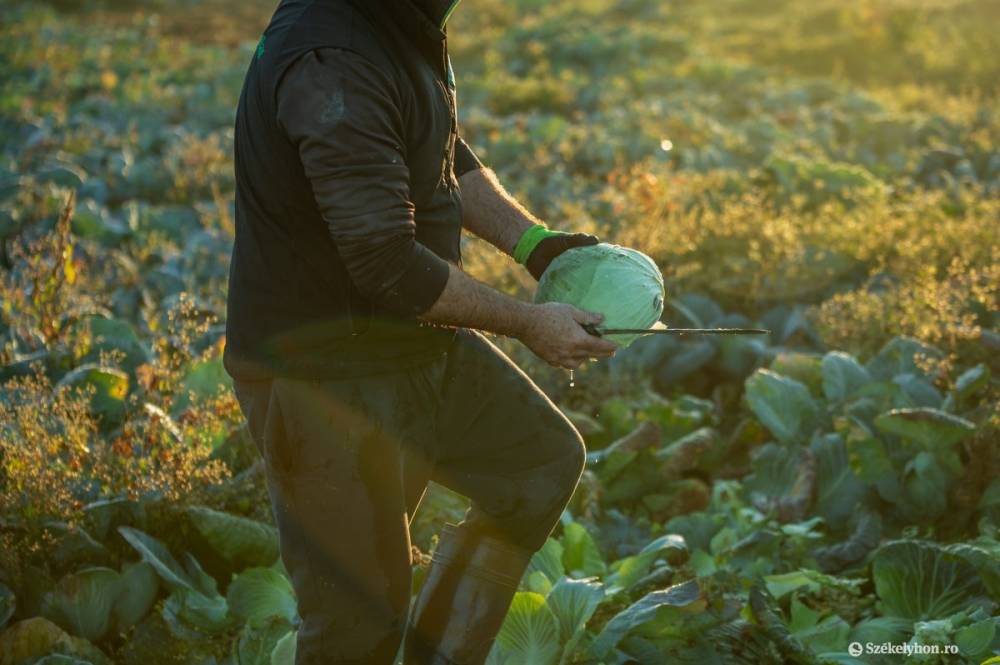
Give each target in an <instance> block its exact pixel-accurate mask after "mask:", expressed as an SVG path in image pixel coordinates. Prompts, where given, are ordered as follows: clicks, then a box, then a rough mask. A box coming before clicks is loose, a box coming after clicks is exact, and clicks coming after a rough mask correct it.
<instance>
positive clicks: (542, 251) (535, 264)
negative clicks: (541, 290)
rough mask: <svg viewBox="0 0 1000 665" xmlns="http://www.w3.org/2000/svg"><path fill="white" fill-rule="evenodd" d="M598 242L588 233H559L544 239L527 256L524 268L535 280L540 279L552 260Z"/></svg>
mask: <svg viewBox="0 0 1000 665" xmlns="http://www.w3.org/2000/svg"><path fill="white" fill-rule="evenodd" d="M598 242H600V241H599V240H598V239H597V237H596V236H592V235H590V234H589V233H560V234H558V235H552V236H549V237H548V238H545V239H544V240H542V241H541V242H539V243H538V245H537V246H536V247H535V249H534V250H532V252H531V254H529V255H528V260H527V261H525V263H524V266H525V267H526V268H527V269H528V272H530V273H531V276H532V277H534V278H535V280H536V281H537V280H540V279H541V278H542V273H544V272H545V270H546V269H547V268H548V267H549V264H550V263H552V260H553V259H554V258H556V257H557V256H559V255H560V254H562V253H563V252H565V251H566V250H567V249H573V248H574V247H588V246H590V245H596V244H597V243H598Z"/></svg>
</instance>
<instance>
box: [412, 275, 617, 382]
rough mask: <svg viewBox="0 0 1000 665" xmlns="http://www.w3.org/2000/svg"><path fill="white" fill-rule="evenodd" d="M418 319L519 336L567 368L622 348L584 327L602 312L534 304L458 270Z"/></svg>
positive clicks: (597, 319)
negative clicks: (592, 333) (596, 312)
mask: <svg viewBox="0 0 1000 665" xmlns="http://www.w3.org/2000/svg"><path fill="white" fill-rule="evenodd" d="M420 318H421V319H423V320H424V321H428V322H430V323H437V324H443V325H450V326H460V327H462V328H476V329H478V330H488V331H490V332H494V333H497V334H499V335H507V336H508V337H516V338H517V339H519V340H521V341H522V342H524V344H525V345H526V346H527V347H528V348H529V349H531V350H532V351H534V352H535V354H536V355H538V356H539V357H540V358H541V359H542V360H544V361H545V362H547V363H549V364H550V365H554V366H556V367H565V368H567V369H573V368H576V367H579V366H580V365H582V364H583V363H585V362H586V361H587V360H589V359H590V358H606V357H608V356H612V355H614V353H615V350H616V349H617V348H618V347H617V346H616V345H615V344H614V343H612V342H609V341H608V340H606V339H601V338H600V337H594V336H593V335H591V334H589V333H588V332H587V331H586V330H584V329H583V326H584V325H585V324H588V323H593V324H595V325H596V324H599V323H600V322H601V321H603V320H604V317H603V316H601V315H600V314H591V313H590V312H584V311H583V310H579V309H577V308H575V307H573V306H571V305H563V304H561V303H544V304H541V305H532V304H530V303H526V302H524V301H521V300H517V299H516V298H511V297H510V296H508V295H506V294H504V293H500V292H499V291H496V290H494V289H492V288H490V287H489V286H487V285H485V284H483V283H482V282H478V281H476V280H475V279H473V278H472V277H470V276H468V275H466V274H465V273H464V272H462V270H461V269H460V268H458V267H457V266H450V274H449V277H448V283H447V284H446V285H445V289H444V292H443V293H442V294H441V297H440V298H438V300H437V302H435V303H434V305H433V306H432V307H431V308H430V309H429V310H427V311H426V312H424V313H423V314H422V315H421V316H420Z"/></svg>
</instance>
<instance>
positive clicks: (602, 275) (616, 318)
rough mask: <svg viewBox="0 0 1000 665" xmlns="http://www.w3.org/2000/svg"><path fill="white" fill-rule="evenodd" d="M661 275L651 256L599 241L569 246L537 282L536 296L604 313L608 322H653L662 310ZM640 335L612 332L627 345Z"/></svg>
mask: <svg viewBox="0 0 1000 665" xmlns="http://www.w3.org/2000/svg"><path fill="white" fill-rule="evenodd" d="M663 297H664V292H663V275H661V274H660V269H659V268H657V267H656V263H654V262H653V260H652V259H651V258H649V257H648V256H646V255H645V254H643V253H642V252H638V251H636V250H634V249H629V248H628V247H621V246H619V245H610V244H607V243H600V244H597V245H591V246H589V247H576V248H574V249H569V250H567V251H565V252H563V253H562V254H560V255H559V256H557V257H556V258H555V260H553V261H552V263H551V264H549V267H548V269H547V270H546V271H545V273H544V274H543V275H542V279H541V280H540V281H539V282H538V290H537V291H536V292H535V302H536V303H545V302H561V303H566V304H569V305H573V306H574V307H578V308H580V309H583V310H586V311H588V312H595V313H598V314H603V315H604V323H602V324H601V326H602V327H604V328H650V327H652V326H653V325H654V324H655V323H657V322H658V321H659V320H660V315H662V314H663ZM637 337H639V336H638V335H608V336H607V339H609V340H611V341H612V342H614V343H616V344H618V345H620V346H628V345H629V344H631V343H632V342H633V341H635V339H636V338H637Z"/></svg>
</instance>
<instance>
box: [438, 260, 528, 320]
mask: <svg viewBox="0 0 1000 665" xmlns="http://www.w3.org/2000/svg"><path fill="white" fill-rule="evenodd" d="M531 308H532V305H531V304H529V303H526V302H524V301H523V300H518V299H517V298H512V297H510V296H508V295H506V294H503V293H500V292H499V291H497V290H496V289H494V288H492V287H489V286H487V285H486V284H483V283H482V282H479V281H477V280H475V279H474V278H472V277H470V276H469V275H467V274H465V273H464V272H462V270H461V269H460V268H457V267H455V266H450V273H449V275H448V283H447V284H446V285H445V287H444V291H443V292H442V293H441V295H440V296H439V297H438V299H437V301H436V302H435V303H434V305H433V306H431V308H430V309H429V310H427V311H426V312H424V313H423V314H422V315H421V316H420V318H421V319H423V320H424V321H428V322H430V323H440V324H443V325H450V326H458V327H461V328H476V329H477V330H486V331H489V332H492V333H496V334H498V335H506V336H508V337H517V336H519V335H520V334H521V333H522V332H524V328H525V326H526V325H528V324H529V323H530V320H531V319H530V317H531Z"/></svg>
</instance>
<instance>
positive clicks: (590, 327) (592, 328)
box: [580, 323, 602, 337]
mask: <svg viewBox="0 0 1000 665" xmlns="http://www.w3.org/2000/svg"><path fill="white" fill-rule="evenodd" d="M580 325H582V326H583V329H584V330H586V331H587V333H588V334H590V335H593V336H594V337H601V336H602V335H601V329H600V328H598V327H597V324H596V323H582V324H580Z"/></svg>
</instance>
